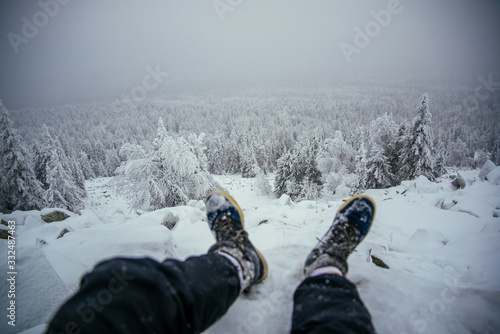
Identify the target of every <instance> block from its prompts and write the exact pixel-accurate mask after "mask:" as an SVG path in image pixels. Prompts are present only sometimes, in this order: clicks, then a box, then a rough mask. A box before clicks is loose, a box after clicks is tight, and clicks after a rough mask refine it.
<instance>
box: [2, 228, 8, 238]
mask: <svg viewBox="0 0 500 334" xmlns="http://www.w3.org/2000/svg"><path fill="white" fill-rule="evenodd" d="M8 238H9V231H8V230H0V239H8Z"/></svg>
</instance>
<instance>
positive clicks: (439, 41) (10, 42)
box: [0, 0, 500, 108]
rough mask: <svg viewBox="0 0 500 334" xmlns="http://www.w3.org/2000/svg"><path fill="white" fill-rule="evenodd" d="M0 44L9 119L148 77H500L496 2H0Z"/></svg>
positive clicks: (112, 93) (2, 94)
mask: <svg viewBox="0 0 500 334" xmlns="http://www.w3.org/2000/svg"><path fill="white" fill-rule="evenodd" d="M61 3H63V4H61ZM214 3H219V6H220V7H219V13H218V12H217V10H216V9H215V7H214ZM41 4H42V5H43V4H46V5H43V6H42V5H41ZM55 4H57V6H56V5H55ZM231 4H233V5H231ZM43 7H45V9H43ZM224 10H225V11H224ZM373 13H376V14H375V15H374V14H373ZM387 13H390V17H388V16H387V15H386V14H387ZM376 16H379V17H378V20H377V18H376ZM221 18H223V20H221ZM33 27H34V28H35V30H34V29H33ZM356 28H359V30H356ZM367 29H368V31H367ZM359 31H362V34H367V33H368V35H371V36H368V40H366V36H364V37H363V36H361V37H360V36H359ZM0 37H1V39H0V52H1V54H0V55H1V58H0V99H1V100H2V101H3V102H4V104H5V105H6V107H7V108H17V107H21V106H30V105H43V104H60V103H65V102H72V101H76V100H81V99H84V100H89V101H92V100H96V99H102V98H115V97H116V96H117V95H119V94H121V93H127V92H129V91H130V89H132V88H133V87H134V86H136V85H138V84H141V82H142V80H143V78H144V77H145V75H147V73H148V72H147V68H148V67H150V68H153V69H154V68H160V69H161V70H162V71H164V72H169V73H170V75H169V77H168V78H165V80H169V82H170V83H171V84H172V83H175V81H176V80H183V81H187V82H189V81H190V80H194V79H200V78H201V79H202V80H205V81H207V82H210V81H211V80H213V81H220V80H223V79H226V78H231V80H233V82H234V80H236V81H237V80H244V79H245V78H247V77H249V76H250V77H252V78H259V77H262V80H268V78H269V77H270V76H273V77H277V78H280V77H287V76H308V77H313V76H315V75H318V74H321V75H323V76H325V75H326V76H328V75H332V76H334V75H335V73H338V72H339V71H341V72H343V73H357V72H371V73H376V72H380V73H393V74H400V75H412V74H413V73H421V72H437V71H442V72H444V73H448V74H449V73H467V74H469V75H472V76H477V75H483V76H487V75H488V74H489V73H500V62H499V59H500V1H499V0H413V1H411V0H400V1H397V0H388V1H386V0H359V1H352V0H342V1H340V0H252V1H251V0H218V1H213V0H141V1H139V0H85V1H77V0H40V1H24V0H2V1H1V4H0ZM342 43H344V44H342ZM341 45H344V49H345V46H346V45H350V46H352V47H353V48H356V49H357V51H356V52H352V50H353V49H352V48H350V49H348V50H351V52H350V54H349V55H348V57H347V58H350V62H348V59H347V58H346V56H345V50H344V51H342V48H341ZM264 78H265V79H264ZM497 78H498V77H497ZM495 81H499V80H498V79H496V80H495ZM257 82H258V81H257Z"/></svg>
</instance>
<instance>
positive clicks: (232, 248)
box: [206, 191, 267, 290]
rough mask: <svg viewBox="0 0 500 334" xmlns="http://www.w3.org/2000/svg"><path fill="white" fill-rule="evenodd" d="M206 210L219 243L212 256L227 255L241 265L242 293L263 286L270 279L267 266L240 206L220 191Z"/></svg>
mask: <svg viewBox="0 0 500 334" xmlns="http://www.w3.org/2000/svg"><path fill="white" fill-rule="evenodd" d="M206 210H207V219H208V225H209V226H210V229H211V230H212V232H213V233H214V235H215V239H216V241H217V242H216V243H215V245H213V246H212V247H211V248H210V249H209V252H211V253H224V254H226V255H229V256H230V257H232V258H234V259H236V260H237V261H238V262H239V264H240V266H241V269H242V270H241V271H242V279H241V285H242V290H248V289H250V287H251V286H252V285H254V284H257V283H260V282H262V281H263V280H264V279H265V278H266V277H267V262H266V260H265V259H264V256H262V254H261V253H260V252H259V251H258V250H257V248H255V247H254V246H253V245H252V243H251V242H250V239H249V238H248V233H247V231H245V225H244V219H243V212H242V210H241V208H240V206H239V205H238V203H236V201H235V200H234V199H233V198H232V197H231V196H229V195H228V194H226V193H225V192H223V191H216V192H213V193H211V194H210V195H209V196H208V197H207V200H206ZM224 254H223V255H224Z"/></svg>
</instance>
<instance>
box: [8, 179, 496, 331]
mask: <svg viewBox="0 0 500 334" xmlns="http://www.w3.org/2000/svg"><path fill="white" fill-rule="evenodd" d="M461 174H462V175H463V176H464V178H466V181H467V187H466V188H465V189H461V190H456V189H455V188H454V187H453V186H451V178H450V175H447V176H445V177H443V178H441V179H440V180H439V182H437V183H433V182H429V181H428V180H427V179H425V178H419V179H417V180H414V181H406V182H403V184H402V185H400V186H397V187H393V188H390V189H384V190H369V191H367V192H366V193H367V194H368V195H370V196H372V197H373V198H374V199H375V201H376V203H377V213H376V218H375V221H374V223H373V225H372V228H371V231H370V232H369V234H368V236H367V237H366V239H365V240H364V241H363V242H362V243H361V244H360V245H359V246H358V248H357V249H356V250H355V252H354V253H353V254H352V255H351V256H350V258H349V273H348V274H347V278H348V279H350V280H351V281H353V282H354V283H355V284H356V285H357V286H358V291H359V293H360V295H361V298H362V299H363V301H364V303H365V304H366V306H367V308H368V309H369V311H370V313H371V315H372V318H373V323H374V325H375V327H376V329H377V331H378V332H379V333H498V332H500V318H499V317H498V315H499V314H500V260H499V259H498V258H499V257H498V254H499V252H500V233H499V232H500V218H499V212H500V186H499V185H498V182H491V181H488V180H486V181H482V180H480V179H479V177H478V174H479V170H473V171H461ZM216 178H217V181H219V182H220V183H221V184H222V186H224V187H225V188H226V189H227V190H228V191H229V192H230V194H231V195H232V196H233V197H234V198H235V199H236V201H238V203H239V204H240V206H241V207H242V209H243V213H244V215H245V225H246V229H247V230H248V232H249V234H250V239H251V240H252V242H253V243H254V244H255V245H256V246H257V248H258V249H259V250H260V251H261V252H262V254H263V255H264V256H265V257H266V259H267V261H268V264H269V277H268V278H267V280H266V281H264V282H263V283H262V284H259V285H257V286H255V287H254V288H253V290H252V291H251V293H250V294H248V295H241V296H240V297H239V298H238V300H237V301H236V302H235V303H234V304H233V305H232V306H231V308H230V309H229V311H228V312H227V314H226V315H225V316H224V317H223V318H222V319H221V320H219V321H218V322H217V323H215V324H214V325H213V326H212V327H211V328H209V329H208V330H207V331H206V333H214V334H215V333H260V334H262V333H273V334H276V333H277V334H279V333H289V331H290V326H291V316H292V309H293V292H294V290H295V289H296V287H297V286H298V285H299V284H300V282H301V281H302V280H303V278H304V277H303V274H302V269H303V262H304V260H305V258H306V256H307V255H308V253H309V251H310V250H311V249H312V247H313V246H315V244H316V243H317V238H320V237H321V236H322V235H323V234H324V233H325V232H326V231H327V230H328V228H329V227H330V224H331V222H332V219H333V216H334V215H335V213H336V211H337V209H338V207H339V206H340V205H341V204H342V200H339V201H334V202H325V201H321V200H318V201H303V202H299V203H294V202H292V201H291V200H290V199H289V198H281V199H276V198H273V197H270V196H262V195H259V191H258V189H257V188H256V187H255V180H254V179H242V178H241V177H239V176H218V177H216ZM269 179H270V180H271V177H269ZM110 181H111V179H109V178H104V179H97V180H93V181H92V182H89V183H88V184H87V187H88V193H89V198H88V199H87V206H86V209H85V210H84V211H82V213H81V215H75V214H73V215H72V216H71V217H70V218H68V219H66V220H64V221H62V222H56V223H51V224H46V223H44V222H43V221H42V220H41V219H40V212H39V211H30V212H14V213H12V214H9V215H2V217H1V218H2V219H4V220H12V219H13V220H15V221H16V223H17V228H16V234H15V236H16V240H17V244H16V257H17V258H16V262H17V271H18V275H17V282H16V299H15V300H16V305H17V312H16V327H12V326H8V325H7V321H6V320H5V315H4V316H3V318H4V320H2V321H1V322H0V332H1V333H30V334H36V333H42V332H43V331H44V329H45V325H46V323H47V322H48V321H49V320H50V318H51V316H52V315H53V314H54V312H55V311H56V310H57V308H58V307H59V306H60V305H61V303H63V301H64V300H65V299H66V298H68V297H69V296H71V295H72V294H73V293H74V292H75V291H76V289H77V287H78V284H79V280H80V278H81V277H82V275H84V274H85V273H86V272H88V271H89V270H91V269H92V268H93V267H94V266H95V265H96V264H97V263H99V262H100V261H102V260H104V259H109V258H112V257H116V256H129V257H143V256H149V257H152V258H155V259H157V260H163V259H164V258H166V257H174V258H178V259H185V258H186V257H188V256H193V255H201V254H204V253H205V252H206V251H207V250H208V248H209V247H210V246H211V245H212V244H213V242H214V237H213V236H212V234H211V232H210V230H209V228H208V226H207V222H206V217H205V212H204V203H203V202H201V201H199V202H197V201H192V202H190V203H189V205H187V206H183V207H176V208H165V209H162V210H158V211H154V212H151V213H147V214H143V215H140V216H139V215H138V214H137V213H134V212H130V210H129V209H128V208H127V203H126V202H125V201H124V200H123V199H121V198H120V196H119V195H117V194H114V193H113V191H112V190H111V188H110V187H109V186H108V183H109V182H110ZM172 216H175V217H178V218H179V221H178V223H177V225H176V226H175V228H174V229H173V230H172V231H170V230H168V229H167V228H166V227H165V226H164V225H162V223H164V221H165V219H166V218H167V217H172ZM0 226H1V227H2V228H4V226H3V225H0ZM64 229H67V230H68V231H69V232H68V233H66V234H64V235H63V236H62V237H61V238H59V239H58V236H59V235H60V233H61V231H63V230H64ZM0 247H1V250H2V254H5V256H2V257H0V262H1V263H2V268H6V265H7V256H6V254H7V242H6V241H5V240H1V243H0ZM370 250H371V254H372V255H375V256H377V257H379V258H380V259H382V260H383V261H384V262H385V263H386V264H387V265H388V266H389V267H390V269H383V268H380V267H378V266H376V265H375V264H374V263H372V262H371V261H370V256H369V254H370V253H369V252H370ZM7 290H8V289H7V283H6V280H2V281H1V283H0V291H2V296H1V305H4V306H5V305H7V302H8V301H7V293H5V291H7ZM2 309H3V310H4V313H6V310H5V307H2Z"/></svg>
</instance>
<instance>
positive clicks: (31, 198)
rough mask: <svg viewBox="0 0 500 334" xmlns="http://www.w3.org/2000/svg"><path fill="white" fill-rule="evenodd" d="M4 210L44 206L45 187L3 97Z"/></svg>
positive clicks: (0, 206) (0, 186) (0, 204)
mask: <svg viewBox="0 0 500 334" xmlns="http://www.w3.org/2000/svg"><path fill="white" fill-rule="evenodd" d="M0 159H1V164H0V174H1V175H2V176H1V179H0V211H1V212H8V211H12V210H32V209H41V208H43V207H44V206H45V205H44V201H43V189H42V185H41V183H40V182H39V181H38V180H37V179H36V177H35V172H34V170H33V168H32V166H31V164H30V161H31V157H30V156H29V154H28V151H27V150H26V148H25V147H24V145H23V140H22V138H21V136H20V135H19V134H18V133H17V131H16V130H14V129H13V128H12V122H11V121H10V119H9V114H8V111H7V109H5V107H4V106H3V103H2V101H0Z"/></svg>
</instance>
